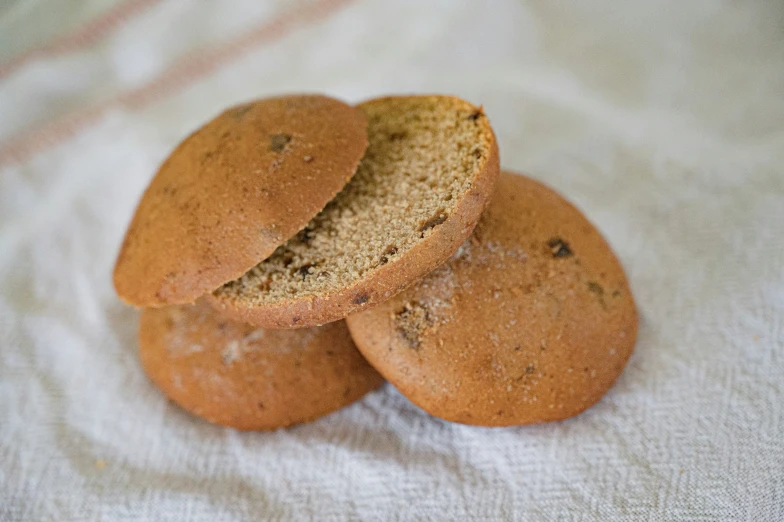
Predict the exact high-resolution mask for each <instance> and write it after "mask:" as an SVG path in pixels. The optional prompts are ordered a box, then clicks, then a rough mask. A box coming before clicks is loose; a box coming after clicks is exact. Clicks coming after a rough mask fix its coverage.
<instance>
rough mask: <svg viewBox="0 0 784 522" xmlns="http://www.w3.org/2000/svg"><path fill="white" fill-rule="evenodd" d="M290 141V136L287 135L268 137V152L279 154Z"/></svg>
mask: <svg viewBox="0 0 784 522" xmlns="http://www.w3.org/2000/svg"><path fill="white" fill-rule="evenodd" d="M290 141H291V136H289V135H288V134H273V135H272V136H270V150H271V151H272V152H281V151H282V150H283V149H285V148H286V145H288V144H289V142H290Z"/></svg>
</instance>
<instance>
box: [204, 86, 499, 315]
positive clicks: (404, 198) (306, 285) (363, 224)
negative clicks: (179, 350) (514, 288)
mask: <svg viewBox="0 0 784 522" xmlns="http://www.w3.org/2000/svg"><path fill="white" fill-rule="evenodd" d="M359 107H360V109H361V110H362V111H363V112H364V113H365V114H366V116H367V121H368V137H369V140H370V144H369V146H368V149H367V152H366V154H365V157H364V158H363V159H362V162H361V163H360V165H359V168H358V171H357V174H356V175H355V176H354V178H352V180H351V182H349V184H348V185H346V187H345V188H344V189H343V191H341V192H340V193H339V194H338V195H337V197H336V198H335V199H334V200H333V201H331V202H330V203H329V204H328V205H327V207H326V208H325V209H324V210H323V211H322V212H321V213H319V214H318V215H317V216H316V217H315V218H314V219H313V220H312V221H311V222H310V223H309V224H308V225H307V226H306V227H305V228H304V229H303V230H301V231H300V232H299V233H298V234H297V235H296V236H295V237H293V238H292V239H291V240H289V241H288V242H287V243H286V244H284V245H282V246H280V247H279V248H278V249H277V250H276V251H275V253H274V254H273V255H272V256H271V257H270V258H268V259H266V260H265V261H263V262H261V263H260V264H258V265H256V266H255V267H254V268H253V269H252V270H250V271H249V272H248V273H247V274H245V275H244V276H243V277H241V278H240V279H238V280H236V281H232V282H230V283H228V284H226V285H224V286H223V287H221V288H219V289H218V290H217V291H215V292H214V293H213V296H212V301H213V303H214V304H215V306H217V307H218V308H219V309H221V310H223V311H225V313H227V314H228V315H230V316H232V317H234V318H237V319H240V320H243V321H247V322H250V323H253V324H257V325H260V326H264V327H278V328H297V327H303V326H312V325H315V324H323V323H327V322H330V321H335V320H338V319H342V318H344V317H346V316H347V315H348V314H350V313H352V312H356V311H358V310H362V309H365V308H369V307H371V306H373V305H376V304H378V303H382V302H384V301H385V300H387V299H389V298H390V297H392V296H394V295H395V294H397V293H398V292H400V291H401V290H402V289H404V288H405V287H407V286H408V285H410V284H411V283H413V282H414V281H416V280H417V279H419V278H421V277H423V276H424V275H425V274H427V273H428V272H430V271H432V270H433V269H434V268H435V267H437V266H438V265H440V264H442V263H443V262H444V261H446V260H447V259H448V258H449V256H451V255H452V254H453V253H454V252H455V250H457V248H458V247H459V246H460V245H461V244H462V243H463V241H464V240H465V239H466V238H467V237H468V236H469V235H470V234H471V231H472V230H473V228H474V226H476V223H477V221H478V220H479V216H480V215H481V213H482V211H483V210H484V208H485V206H486V204H487V202H488V201H489V199H490V197H491V195H492V191H493V188H494V186H495V182H496V180H497V178H498V173H499V163H498V162H499V160H498V147H497V145H496V140H495V137H494V135H493V131H492V129H491V127H490V124H489V122H488V121H487V118H486V117H485V115H484V113H483V112H482V109H481V108H478V107H475V106H473V105H471V104H470V103H468V102H465V101H463V100H460V99H458V98H454V97H449V96H418V97H391V98H381V99H377V100H372V101H369V102H366V103H363V104H361V105H360V106H359Z"/></svg>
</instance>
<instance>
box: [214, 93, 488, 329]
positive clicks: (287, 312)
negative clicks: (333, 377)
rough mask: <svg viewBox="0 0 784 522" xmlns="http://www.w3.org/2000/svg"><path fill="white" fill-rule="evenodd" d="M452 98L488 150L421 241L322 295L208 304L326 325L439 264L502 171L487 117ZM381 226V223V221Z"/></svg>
mask: <svg viewBox="0 0 784 522" xmlns="http://www.w3.org/2000/svg"><path fill="white" fill-rule="evenodd" d="M420 98H427V97H420ZM433 98H446V97H433ZM395 99H400V98H395V97H388V98H379V99H376V100H371V101H369V102H365V104H373V103H384V102H386V101H387V100H395ZM452 99H453V100H454V103H455V104H456V105H459V106H461V107H462V106H463V105H465V106H468V107H469V108H473V110H474V111H475V112H476V114H481V115H482V116H483V117H482V118H481V120H480V121H479V124H480V125H483V132H484V133H485V136H486V138H487V139H488V140H489V143H490V147H489V153H488V155H487V157H486V158H484V159H485V161H484V163H483V164H482V166H481V168H479V169H477V171H476V173H475V174H474V177H473V179H472V181H471V188H470V189H469V190H468V191H467V192H466V193H465V196H464V197H463V198H462V199H461V200H460V201H458V202H457V204H456V206H455V208H454V210H453V211H452V212H451V214H450V215H449V216H448V218H447V219H446V220H444V221H443V222H440V223H439V224H438V226H437V227H435V228H433V231H432V233H430V234H429V235H428V236H427V237H426V238H425V239H424V240H422V241H421V242H420V243H418V244H417V245H416V246H414V247H413V248H411V249H410V250H408V251H406V252H405V253H403V254H402V255H401V256H400V258H399V259H398V260H397V262H395V263H389V264H385V265H381V266H379V267H377V268H375V269H374V270H372V271H370V272H369V273H367V274H366V275H365V276H363V277H362V278H361V279H358V280H356V281H355V282H354V284H353V285H351V286H349V287H346V288H343V289H342V290H340V291H339V292H334V293H330V294H327V295H325V296H323V297H322V296H312V297H309V298H308V299H302V298H299V299H298V298H294V299H291V300H288V301H282V302H277V303H272V304H265V305H264V306H248V305H246V304H245V303H241V302H238V301H237V300H232V299H226V298H220V297H216V295H209V296H206V297H207V299H208V300H209V301H210V303H211V304H212V305H213V306H214V307H216V308H217V309H219V310H220V311H221V313H223V314H224V315H226V316H228V317H232V318H233V319H236V320H239V321H244V322H248V323H251V324H255V325H259V326H262V327H265V328H301V327H305V326H310V325H314V324H326V323H329V322H331V321H336V320H339V319H343V318H345V317H347V316H348V315H349V314H352V313H357V312H359V311H362V310H365V309H368V308H371V307H373V306H375V305H378V304H380V303H382V302H384V301H386V300H387V299H389V298H391V297H393V296H394V295H396V294H398V293H399V292H401V291H402V290H404V289H405V288H407V287H408V286H410V285H411V284H413V283H414V282H416V281H417V280H418V279H420V278H422V277H423V276H424V275H426V274H427V273H429V272H431V271H432V270H433V269H435V268H436V267H438V266H439V265H441V264H443V263H444V262H445V261H446V260H447V259H448V258H449V257H450V256H451V255H452V254H453V253H454V252H455V251H456V250H457V249H458V248H459V247H460V245H461V244H462V243H463V242H464V241H465V239H466V238H467V237H468V236H469V235H470V234H471V232H472V230H473V229H474V227H475V226H476V223H477V222H478V221H479V218H480V216H481V215H482V212H483V211H484V209H485V207H486V205H487V203H488V201H489V200H490V198H491V197H492V194H493V190H494V187H495V184H496V181H497V179H498V175H499V171H500V160H499V155H498V145H497V142H496V138H495V135H494V134H493V130H492V127H491V126H490V124H489V122H488V121H487V118H485V117H484V115H483V113H482V112H481V109H480V108H477V107H473V106H471V105H470V104H468V103H467V102H465V101H463V100H460V99H459V98H452ZM365 104H361V105H360V107H361V106H363V105H365ZM379 226H384V224H383V223H380V224H379Z"/></svg>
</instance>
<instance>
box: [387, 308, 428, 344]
mask: <svg viewBox="0 0 784 522" xmlns="http://www.w3.org/2000/svg"><path fill="white" fill-rule="evenodd" d="M394 318H395V326H396V328H397V332H398V333H399V334H400V336H401V337H402V338H403V339H404V340H405V341H406V343H408V345H409V346H410V347H411V348H413V349H414V350H417V349H419V345H420V337H421V336H422V335H423V334H424V333H425V331H426V330H427V329H428V328H429V327H430V326H432V325H433V318H432V317H431V316H430V311H429V310H428V309H427V307H426V306H425V305H423V304H421V303H408V304H406V306H405V308H403V309H402V310H401V311H399V312H397V313H396V314H395V316H394Z"/></svg>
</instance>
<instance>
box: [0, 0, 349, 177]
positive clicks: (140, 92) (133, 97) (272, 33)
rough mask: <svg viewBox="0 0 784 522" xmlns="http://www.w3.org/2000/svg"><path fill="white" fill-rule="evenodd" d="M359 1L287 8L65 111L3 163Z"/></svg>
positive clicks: (4, 151)
mask: <svg viewBox="0 0 784 522" xmlns="http://www.w3.org/2000/svg"><path fill="white" fill-rule="evenodd" d="M353 1H355V0H319V1H317V2H315V3H313V4H310V5H308V6H305V7H301V8H297V9H294V10H292V11H289V12H286V13H283V14H282V15H280V16H279V17H277V18H275V19H273V20H272V21H271V22H268V23H266V24H262V25H260V26H258V27H256V28H254V29H252V30H250V31H249V32H247V33H244V34H243V35H241V36H239V37H238V38H235V39H233V40H231V41H229V42H227V43H225V44H223V45H221V46H219V47H218V48H217V49H213V50H208V51H200V52H197V53H195V54H193V55H191V56H189V57H188V58H185V59H184V60H183V61H182V62H180V63H179V64H177V65H175V66H174V67H172V68H170V69H168V70H167V71H166V72H165V73H163V74H161V75H160V76H158V77H157V78H155V79H154V80H152V81H151V82H149V83H147V84H146V85H143V86H141V87H139V88H137V89H133V90H130V91H126V92H123V93H121V94H119V95H118V96H116V97H114V98H112V99H110V100H107V101H106V102H104V103H101V104H98V105H97V106H95V107H91V108H88V109H85V110H83V111H81V112H79V113H76V114H74V115H72V116H68V117H65V118H63V119H61V120H60V121H57V122H55V123H53V124H51V125H49V126H48V127H46V128H44V129H41V130H39V131H35V132H32V133H29V134H27V135H24V136H22V137H20V138H18V139H15V140H11V141H9V142H8V143H6V144H5V145H3V146H2V147H0V166H4V165H7V164H11V163H19V162H22V161H24V160H25V159H27V158H29V157H30V156H32V155H34V154H35V153H37V152H40V151H42V150H44V149H46V148H48V147H52V146H55V145H58V144H59V143H62V142H63V141H65V140H66V139H68V138H69V137H71V136H73V135H75V134H76V133H78V132H80V131H82V130H84V129H86V128H88V127H89V126H90V125H91V124H94V123H96V122H97V121H99V120H100V118H101V116H102V115H103V114H104V113H106V112H107V111H108V110H111V109H114V108H117V107H126V108H131V109H140V108H143V107H145V106H146V105H149V104H151V103H153V102H155V101H157V100H160V99H162V98H164V97H165V96H166V95H168V94H170V93H172V92H176V91H177V90H181V89H182V88H183V87H184V86H186V85H188V84H189V83H191V82H193V81H195V80H198V79H200V78H203V77H205V76H207V75H208V74H209V73H210V72H212V71H214V70H215V69H217V68H219V67H220V66H222V65H225V64H226V63H228V62H230V61H232V60H233V59H236V58H238V57H239V56H241V55H242V54H244V53H246V52H248V51H250V50H251V49H253V48H254V47H256V46H258V45H261V44H263V43H269V42H274V41H276V40H279V39H280V38H282V37H284V36H286V35H287V34H289V33H290V32H291V31H292V30H294V29H296V28H297V27H299V26H303V25H306V24H308V23H313V22H317V21H319V20H322V19H323V18H325V17H326V16H328V15H329V14H331V13H333V12H334V11H336V10H337V9H339V8H340V7H342V6H344V5H347V4H349V3H351V2H353Z"/></svg>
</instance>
